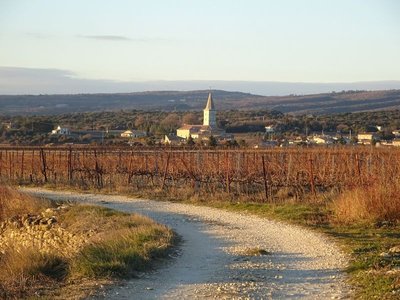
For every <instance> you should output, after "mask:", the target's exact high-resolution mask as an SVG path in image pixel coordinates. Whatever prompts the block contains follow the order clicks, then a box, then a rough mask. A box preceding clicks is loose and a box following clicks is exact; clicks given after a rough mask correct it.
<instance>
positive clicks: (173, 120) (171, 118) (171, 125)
mask: <svg viewBox="0 0 400 300" xmlns="http://www.w3.org/2000/svg"><path fill="white" fill-rule="evenodd" d="M179 124H180V122H179V116H178V115H177V114H175V113H173V114H169V115H168V116H166V117H165V118H164V120H162V121H161V122H160V125H161V126H162V127H163V128H164V130H165V131H166V132H173V131H175V130H176V129H177V128H178V127H179Z"/></svg>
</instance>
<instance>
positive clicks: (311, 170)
mask: <svg viewBox="0 0 400 300" xmlns="http://www.w3.org/2000/svg"><path fill="white" fill-rule="evenodd" d="M310 185H311V193H312V194H313V195H314V197H316V195H317V194H316V191H315V181H314V168H313V159H312V158H310Z"/></svg>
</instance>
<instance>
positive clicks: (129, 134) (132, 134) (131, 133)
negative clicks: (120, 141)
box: [121, 130, 146, 138]
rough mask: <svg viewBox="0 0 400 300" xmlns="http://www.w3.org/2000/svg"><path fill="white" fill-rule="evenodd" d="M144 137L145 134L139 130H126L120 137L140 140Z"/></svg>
mask: <svg viewBox="0 0 400 300" xmlns="http://www.w3.org/2000/svg"><path fill="white" fill-rule="evenodd" d="M145 136H146V132H144V131H140V130H126V131H124V132H123V133H121V137H123V138H141V137H145Z"/></svg>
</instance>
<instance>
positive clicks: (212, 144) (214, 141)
mask: <svg viewBox="0 0 400 300" xmlns="http://www.w3.org/2000/svg"><path fill="white" fill-rule="evenodd" d="M217 145H218V142H217V139H216V138H215V137H214V136H212V135H210V137H209V138H208V146H210V147H216V146H217Z"/></svg>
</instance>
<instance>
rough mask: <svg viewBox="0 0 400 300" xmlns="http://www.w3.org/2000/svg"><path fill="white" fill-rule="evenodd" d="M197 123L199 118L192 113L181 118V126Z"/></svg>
mask: <svg viewBox="0 0 400 300" xmlns="http://www.w3.org/2000/svg"><path fill="white" fill-rule="evenodd" d="M198 122H199V118H198V117H197V116H196V115H195V114H194V113H187V114H185V115H184V116H183V118H182V123H183V124H191V125H193V124H197V123H198Z"/></svg>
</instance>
